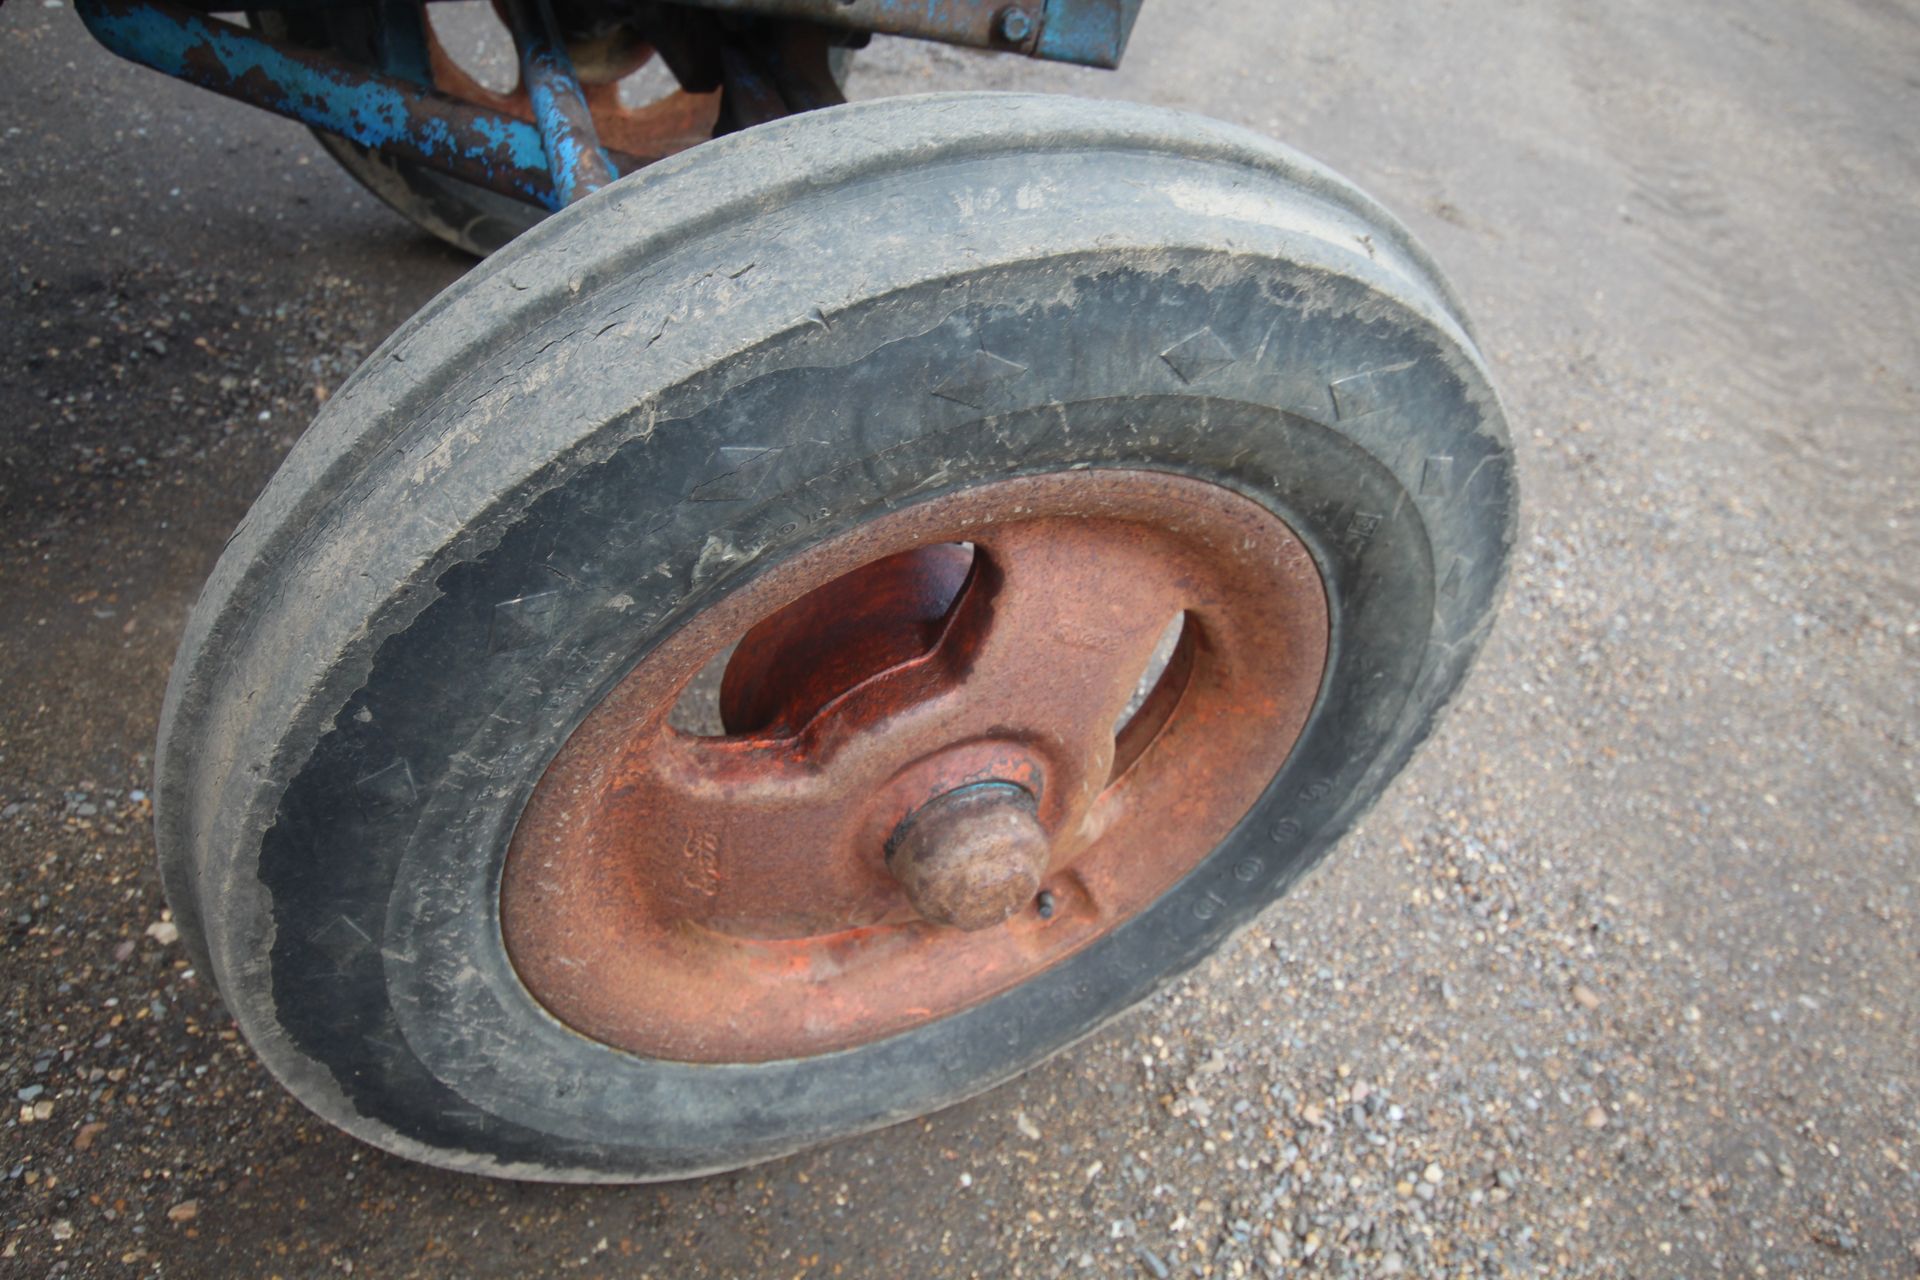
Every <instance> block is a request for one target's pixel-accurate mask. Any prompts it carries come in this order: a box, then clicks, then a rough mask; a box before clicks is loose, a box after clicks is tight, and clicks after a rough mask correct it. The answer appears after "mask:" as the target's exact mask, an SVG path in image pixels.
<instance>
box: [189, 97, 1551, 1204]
mask: <svg viewBox="0 0 1920 1280" xmlns="http://www.w3.org/2000/svg"><path fill="white" fill-rule="evenodd" d="M1513 519H1514V494H1513V488H1512V481H1511V478H1510V475H1509V471H1508V467H1507V445H1506V441H1505V434H1504V427H1503V425H1502V422H1501V418H1500V413H1499V410H1498V407H1497V404H1496V402H1495V399H1494V396H1493V394H1492V392H1491V391H1490V389H1489V387H1488V383H1487V378H1486V374H1485V371H1484V368H1483V365H1482V362H1481V359H1480V357H1479V355H1478V353H1477V352H1476V350H1475V348H1474V346H1473V344H1472V342H1471V340H1470V338H1469V337H1468V336H1467V333H1466V331H1465V328H1464V326H1463V324H1462V322H1461V320H1460V317H1459V315H1458V311H1457V308H1456V306H1455V304H1454V302H1453V300H1452V297H1451V295H1450V294H1449V293H1448V291H1447V289H1446V286H1445V285H1444V284H1443V283H1442V282H1441V281H1440V280H1439V278H1438V276H1437V275H1436V273H1435V271H1434V269H1433V268H1432V266H1431V264H1430V263H1429V262H1428V261H1427V259H1426V258H1425V257H1424V256H1423V255H1422V254H1421V252H1420V251H1419V249H1418V248H1417V247H1415V246H1414V245H1413V244H1412V243H1411V241H1410V240H1409V239H1408V237H1407V235H1406V233H1405V232H1404V231H1402V230H1401V229H1400V228H1399V227H1398V226H1397V225H1396V224H1395V223H1393V222H1392V221H1391V220H1390V219H1388V218H1387V217H1386V215H1384V214H1383V213H1382V212H1381V211H1380V210H1379V209H1377V208H1376V207H1375V206H1373V205H1372V204H1371V203H1369V202H1368V201H1367V200H1366V199H1365V198H1364V197H1362V196H1360V195H1359V194H1357V193H1356V192H1354V191H1353V190H1352V189H1351V188H1349V187H1347V186H1346V185H1344V184H1343V183H1341V182H1340V181H1339V180H1338V179H1336V178H1334V177H1332V176H1331V175H1329V174H1327V173H1326V172H1324V171H1322V170H1319V169H1317V168H1314V167H1312V166H1311V165H1309V164H1308V163H1307V162H1305V161H1303V160H1301V159H1299V158H1298V157H1296V156H1293V155H1292V154H1290V153H1288V152H1285V151H1283V150H1282V149H1280V148H1278V147H1276V146H1274V145H1273V144H1271V143H1268V142H1266V141H1264V140H1262V139H1259V138H1257V137H1254V136H1252V135H1249V134H1247V133H1244V132H1241V131H1239V130H1235V129H1231V128H1228V127H1226V126H1222V125H1216V124H1212V123H1209V122H1205V121H1201V120H1197V119H1194V118H1192V117H1187V116H1182V115H1177V114H1173V113H1169V112H1164V111H1157V110H1149V109H1144V108H1137V107H1128V106H1121V105H1117V104H1111V103H1103V104H1098V105H1095V104H1090V103H1084V102H1076V101H1073V100H1070V99H1061V98H1051V97H1049V98H1025V97H1012V96H999V95H993V96H987V95H979V96H975V95H951V96H943V97H933V98H921V99H909V100H901V101H894V102H879V103H872V104H862V105H859V106H854V107H846V108H836V109H831V110H826V111H821V112H817V113H812V114H808V115H805V116H801V117H796V118H794V119H790V120H785V121H781V122H779V123H776V124H772V125H767V126H763V127H760V128H756V129H751V130H748V131H746V132H744V133H741V134H738V135H735V136H731V137H728V138H724V139H721V140H719V141H717V142H714V143H711V144H707V145H705V146H702V147H700V148H698V149H697V150H695V151H693V152H690V153H688V154H686V155H683V156H679V157H676V158H674V159H671V160H667V161H664V162H662V163H661V164H659V165H658V166H656V167H654V168H652V169H649V170H647V171H646V172H644V173H642V174H640V175H637V176H635V177H634V178H630V179H626V180H623V181H621V182H619V183H617V184H615V185H614V186H613V187H611V188H609V189H608V190H606V191H604V192H602V193H600V194H598V195H596V196H594V197H591V198H589V199H588V200H586V201H584V202H582V203H581V204H579V205H578V206H576V207H574V208H571V209H568V210H566V211H564V212H563V213H561V214H559V215H557V216H555V217H554V218H552V219H551V220H549V221H548V222H546V223H544V224H542V225H541V226H540V227H538V228H536V229H534V230H533V231H530V232H529V233H528V234H526V235H525V236H524V237H522V238H520V239H519V240H516V241H515V242H514V243H513V244H512V245H511V246H509V247H508V248H507V249H505V250H504V251H502V252H501V253H499V254H496V255H495V256H494V257H493V258H492V259H490V260H489V261H488V262H487V263H486V264H485V265H484V266H482V267H480V268H479V269H477V270H476V271H475V272H474V273H472V274H471V275H469V276H468V277H467V278H466V279H464V280H462V281H461V282H460V283H459V284H457V285H455V286H454V287H453V288H452V289H450V290H449V291H448V292H447V293H446V294H445V295H443V296H442V297H441V298H439V299H438V300H436V301H435V302H433V303H432V304H430V305H429V306H428V307H427V308H426V309H425V310H424V311H423V312H422V313H421V314H420V316H418V317H416V318H415V319H414V320H413V321H411V322H409V324H408V325H407V326H406V327H404V328H403V329H402V330H401V331H400V332H399V333H398V334H396V335H395V336H394V337H393V338H392V339H391V340H390V341H389V342H388V343H387V344H386V345H385V346H384V347H383V348H382V349H381V350H380V351H379V352H377V353H376V354H375V355H374V356H373V357H372V358H371V359H370V360H369V361H368V362H367V364H366V366H365V367H364V368H363V369H362V370H361V371H360V372H359V373H358V374H357V375H356V376H355V378H354V379H353V380H352V382H350V383H349V384H348V386H347V387H345V388H343V390H342V391H341V393H340V394H339V395H337V396H336V397H335V398H334V400H333V401H331V402H330V403H329V404H328V406H327V407H326V410H325V411H324V412H323V413H322V415H321V417H320V419H319V420H318V421H317V422H316V423H315V425H314V427H313V429H312V431H310V432H309V434H308V435H307V437H306V438H305V439H304V440H302V442H301V443H300V445H299V446H298V447H297V448H296V449H295V451H294V452H293V454H292V455H291V456H290V457H289V459H288V461H287V463H286V465H285V467H284V468H283V469H282V471H281V473H280V474H279V475H278V476H277V477H276V478H275V479H274V481H273V483H272V484H271V486H269V488H268V490H267V492H266V494H265V495H264V496H263V497H262V498H261V500H260V502H259V504H258V505H257V506H256V508H255V509H254V511H253V512H252V513H251V514H250V515H249V517H248V519H247V521H246V523H245V525H244V526H243V527H242V529H241V531H240V532H239V533H238V534H237V535H236V537H235V538H234V540H233V542H232V543H231V545H230V546H229V547H228V549H227V551H226V553H225V555H224V556H223V557H222V559H221V561H220V564H219V566H218V568H217V569H216V571H215V574H214V577H213V580H212V582H211V583H210V585H209V587H208V589H207V592H206V594H205V596H204V598H203V599H202V600H201V602H200V605H199V606H198V608H197V609H196V610H195V612H194V615H193V617H192V620H191V622H190V624H189V627H188V632H187V636H186V640H185V643H184V645H183V647H182V651H181V656H180V660H179V664H178V667H177V669H176V672H175V676H174V680H173V684H172V686H171V688H170V690H169V696H168V704H167V710H166V716H165V723H164V728H163V737H162V747H161V762H160V772H161V794H160V804H161V831H160V835H161V842H162V855H163V869H164V872H165V875H166V878H167V883H168V889H169V894H170V897H171V899H172V901H173V903H174V904H175V908H176V913H177V915H178V917H179V918H180V920H181V922H182V924H183V927H184V928H185V930H186V931H187V933H188V934H189V938H190V940H191V941H192V942H193V943H194V945H196V946H197V947H199V948H200V949H201V950H202V952H203V955H204V957H205V959H206V960H207V961H208V962H209V963H210V966H211V971H212V973H213V974H214V975H215V977H216V979H217V981H218V983H219V985H220V989H221V991H222V993H223V994H224V995H225V997H226V998H227V1001H228V1003H229V1005H230V1007H231V1008H232V1009H233V1011H234V1014H235V1016H236V1017H237V1018H238V1019H239V1021H240V1024H241V1026H242V1028H243V1029H244V1031H245V1032H246V1034H247V1036H248V1038H249V1039H250V1041H251V1042H252V1043H253V1044H254V1046H255V1047H256V1048H257V1049H258V1051H259V1052H260V1054H261V1056H262V1057H263V1058H264V1059H265V1060H266V1062H267V1064H268V1065H269V1067H270V1068H271V1069H272V1070H273V1071H274V1072H275V1073H276V1075H278V1076H279V1077H280V1078H281V1079H282V1080H283V1081H285V1082H286V1083H287V1085H288V1086H289V1087H290V1088H291V1089H292V1090H293V1091H294V1092H295V1093H297V1094H298V1095H299V1096H300V1097H301V1098H302V1100H303V1101H305V1102H306V1103H307V1104H308V1105H309V1106H311V1107H313V1108H314V1109H315V1110H316V1111H318V1112H319V1113H321V1114H322V1115H324V1116H326V1117H327V1118H328V1119H330V1120H332V1121H334V1122H335V1123H337V1124H339V1125H340V1126H341V1127H343V1128H345V1129H347V1130H348V1131H350V1132H352V1133H354V1134H356V1135H359V1136H360V1137H363V1138H365V1139H367V1140H369V1141H371V1142H374V1143H376V1144H378V1145H380V1146H382V1147H385V1148H387V1149H388V1150H391V1151H396V1152H399V1153H401V1154H404V1155H408V1156H411V1157H414V1158H418V1159H423V1160H428V1161H431V1162H433V1163H436V1164H440V1165H444V1166H448V1167H451V1168H459V1169H469V1170H475V1171H481V1172H488V1173H494V1174H500V1175H504V1176H511V1177H522V1178H538V1179H552V1180H577V1181H636V1180H645V1179H655V1178H669V1177H679V1176H685V1175H690V1174H694V1173H699V1172H703V1171H711V1170H718V1169H726V1168H732V1167H737V1166H739V1165H743V1164H747V1163H750V1162H753V1161H756V1160H762V1159H766V1158H769V1157H772V1156H775V1155H778V1154H781V1153H784V1152H788V1151H792V1150H795V1149H797V1148H800V1147H803V1146H806V1145H808V1144H811V1143H816V1142H819V1141H823V1140H826V1139H829V1138H832V1137H835V1136H837V1135H842V1134H847V1133H851V1132H856V1131H859V1130H863V1129H868V1128H873V1127H875V1126H879V1125H884V1124H887V1123H889V1122H892V1121H895V1120H899V1119H902V1118H906V1117H909V1116H913V1115H918V1114H921V1113H924V1112H926V1111H929V1110H932V1109H935V1108H938V1107H941V1106H944V1105H946V1104H948V1103H951V1102H953V1101H956V1100H958V1099H960V1098H964V1097H967V1096H969V1095H971V1094H973V1093H976V1092H979V1091H980V1090H982V1089H985V1088H987V1087H989V1086H991V1085H993V1084H995V1083H997V1082H999V1081H1002V1080H1005V1079H1007V1078H1009V1077H1011V1076H1013V1075H1015V1074H1016V1073H1018V1072H1020V1071H1023V1070H1025V1069H1026V1068H1028V1067H1030V1066H1032V1065H1034V1064H1035V1063H1037V1062H1039V1061H1040V1060H1042V1059H1043V1058H1045V1057H1046V1056H1047V1055H1049V1054H1051V1053H1053V1052H1055V1051H1057V1050H1058V1049H1060V1048H1062V1047H1064V1046H1066V1045H1068V1044H1071V1043H1072V1042H1074V1041H1075V1040H1076V1039H1078V1038H1080V1037H1082V1036H1084V1035H1086V1034H1087V1033H1089V1032H1090V1031H1092V1030H1093V1029H1095V1028H1097V1027H1099V1026H1100V1025H1101V1024H1102V1023H1104V1022H1106V1021H1107V1020H1108V1019H1110V1018H1112V1017H1114V1016H1115V1015H1116V1014H1118V1013H1119V1012H1121V1011H1123V1010H1125V1009H1126V1008H1128V1007H1130V1006H1131V1005H1133V1004H1135V1003H1137V1002H1138V1001H1140V1000H1141V999H1143V998H1145V997H1146V996H1147V995H1149V994H1151V993H1152V992H1154V991H1155V990H1157V989H1159V988H1160V987H1162V986H1163V985H1165V984H1166V983H1167V982H1168V981H1170V980H1171V979H1173V978H1174V977H1175V976H1177V975H1178V974H1180V973H1181V972H1183V971H1185V970H1186V969H1188V968H1190V967H1191V966H1192V965H1194V964H1195V963H1197V962H1198V961H1199V960H1200V959H1202V958H1203V957H1205V956H1206V955H1207V954H1208V953H1209V952H1210V951H1212V950H1213V949H1215V948H1216V947H1218V946H1219V945H1220V944H1221V943H1222V942H1223V941H1224V940H1225V939H1227V938H1228V937H1229V936H1230V935H1231V934H1232V933H1233V932H1234V931H1235V930H1236V929H1237V928H1239V927H1241V926H1243V925H1245V924H1247V923H1248V922H1249V921H1251V920H1252V919H1253V918H1254V916H1255V915H1256V914H1257V913H1258V912H1259V911H1260V910H1262V909H1263V908H1264V907H1266V906H1267V905H1268V904H1269V903H1271V902H1272V901H1273V900H1274V899H1276V898H1277V897H1279V896H1280V895H1281V894H1282V893H1283V892H1284V891H1285V890H1286V888H1287V887H1288V886H1289V885H1291V884H1292V883H1293V882H1294V881H1296V880H1297V879H1298V878H1299V876H1300V875H1301V874H1302V872H1304V871H1305V870H1306V869H1307V868H1308V867H1309V866H1311V865H1312V864H1313V862H1314V861H1315V860H1316V859H1318V858H1319V857H1320V856H1321V855H1322V854H1324V853H1325V852H1326V850H1327V849H1328V848H1329V846H1330V845H1331V844H1332V843H1333V841H1334V840H1335V839H1336V838H1337V837H1338V835H1339V834H1340V832H1341V831H1343V830H1344V829H1345V828H1346V827H1347V826H1348V825H1350V824H1351V823H1352V822H1353V820H1354V819H1355V818H1356V817H1357V816H1358V815H1359V814H1360V813H1361V812H1362V811H1363V810H1364V809H1365V808H1366V806H1367V805H1368V804H1369V803H1370V802H1371V801H1372V800H1373V799H1374V798H1375V797H1376V796H1377V795H1378V794H1379V792H1380V790H1381V789H1382V788H1383V787H1384V786H1385V785H1386V784H1387V782H1388V781H1389V780H1390V778H1391V777H1392V776H1393V774H1394V773H1395V771H1396V770H1397V769H1398V768H1399V767H1400V766H1401V764H1403V763H1404V761H1405V760H1406V758H1407V756H1408V754H1409V753H1410V752H1411V751H1412V749H1413V748H1414V746H1415V745H1416V744H1417V743H1418V742H1419V741H1420V739H1421V738H1422V737H1423V736H1424V735H1425V734H1426V733H1427V732H1428V730H1429V727H1430V726H1431V724H1432V721H1433V718H1434V716H1435V714H1436V712H1437V711H1438V709H1439V708H1440V706H1441V705H1442V704H1443V703H1444V702H1445V701H1446V699H1447V698H1448V696H1449V695H1450V694H1451V693H1452V691H1453V690H1454V688H1455V687H1456V686H1457V684H1458V683H1459V681H1460V679H1461V677H1462V675H1463V674H1464V671H1465V668H1466V666H1467V663H1468V661H1469V660H1470V657H1471V655H1472V653H1473V651H1474V650H1475V648H1476V647H1477V644H1478V641H1479V638H1480V636H1481V635H1482V633H1483V631H1484V629H1485V627H1486V625H1487V623H1488V622H1489V620H1490V616H1491V610H1492V607H1493V603H1494V598H1495V594H1496V591H1497V587H1498V583H1499V580H1500V577H1501V573H1502V569H1503V566H1504V563H1505V558H1506V554H1507V548H1508V545H1509V542H1510V540H1511V537H1512V526H1513Z"/></svg>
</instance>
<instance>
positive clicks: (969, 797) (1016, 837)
mask: <svg viewBox="0 0 1920 1280" xmlns="http://www.w3.org/2000/svg"><path fill="white" fill-rule="evenodd" d="M1051 855H1052V849H1051V846H1050V845H1049V843H1048V840H1047V833H1046V829H1045V828H1043V827H1042V826H1041V825H1040V821H1039V819H1038V818H1037V817H1035V816H1034V802H1033V797H1032V796H1031V795H1029V794H1028V793H1027V792H1026V790H1025V789H1023V788H1021V787H1017V786H1014V785H1013V784H1011V783H982V784H979V785H976V786H970V787H962V788H960V789H959V790H956V791H949V792H948V793H947V794H945V795H943V796H939V797H936V798H935V799H933V800H930V801H928V802H927V803H926V804H924V805H922V806H921V807H920V808H919V809H917V810H915V811H914V812H913V813H912V814H910V815H909V816H908V817H907V819H906V821H905V822H904V823H902V824H901V828H900V830H899V832H898V833H897V834H896V836H895V839H894V842H893V847H892V851H891V852H890V853H889V854H888V855H887V867H888V869H889V870H891V871H892V872H893V875H894V878H895V879H896V880H898V881H899V882H900V887H901V888H902V889H904V890H905V891H906V894H907V900H908V901H909V902H911V903H913V907H914V910H916V911H918V912H919V913H920V914H921V915H922V916H923V917H925V918H926V919H928V920H931V921H933V922H934V923H935V924H944V925H951V926H952V927H953V928H956V929H965V930H968V931H975V930H980V929H990V928H992V927H993V926H994V925H997V924H1000V923H1002V922H1004V921H1005V920H1007V919H1008V918H1009V917H1010V916H1012V915H1014V914H1015V913H1016V912H1018V911H1020V910H1021V908H1023V907H1025V906H1026V905H1027V903H1029V902H1031V901H1032V900H1033V895H1034V894H1035V893H1036V892H1038V890H1039V888H1040V879H1041V877H1042V876H1043V875H1045V874H1046V870H1047V862H1048V860H1049V858H1050V857H1051Z"/></svg>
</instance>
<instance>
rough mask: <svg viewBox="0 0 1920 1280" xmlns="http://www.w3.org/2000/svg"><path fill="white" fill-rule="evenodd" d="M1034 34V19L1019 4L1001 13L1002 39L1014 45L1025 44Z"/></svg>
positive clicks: (1009, 6) (1008, 7)
mask: <svg viewBox="0 0 1920 1280" xmlns="http://www.w3.org/2000/svg"><path fill="white" fill-rule="evenodd" d="M1032 34H1033V17H1032V15H1031V14H1029V13H1028V12H1027V11H1026V10H1025V9H1022V8H1021V7H1020V6H1019V5H1017V4H1010V5H1008V6H1007V7H1006V8H1004V9H1002V10H1001V11H1000V37H1001V39H1003V40H1006V41H1008V42H1010V43H1012V44H1025V43H1026V40H1027V37H1028V36H1030V35H1032Z"/></svg>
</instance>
